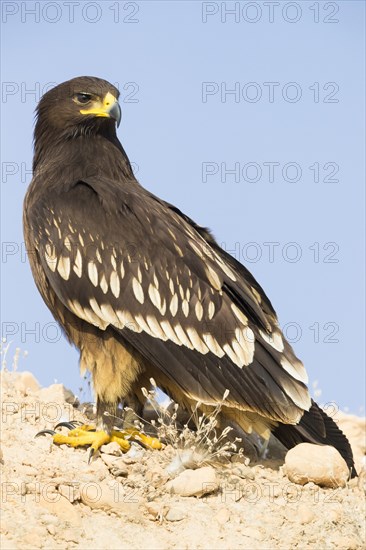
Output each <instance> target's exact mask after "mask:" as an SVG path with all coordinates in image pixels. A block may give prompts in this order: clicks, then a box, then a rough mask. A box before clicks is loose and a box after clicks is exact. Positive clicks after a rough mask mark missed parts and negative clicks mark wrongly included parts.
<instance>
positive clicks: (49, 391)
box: [38, 384, 76, 405]
mask: <svg viewBox="0 0 366 550" xmlns="http://www.w3.org/2000/svg"><path fill="white" fill-rule="evenodd" d="M38 396H39V398H40V400H41V401H44V402H45V403H58V404H60V405H63V404H64V403H65V402H66V403H70V404H71V405H72V404H74V403H75V402H76V397H75V395H74V394H73V393H72V391H71V390H68V389H67V388H65V386H64V385H63V384H52V385H51V386H49V387H48V388H42V389H40V390H39V391H38Z"/></svg>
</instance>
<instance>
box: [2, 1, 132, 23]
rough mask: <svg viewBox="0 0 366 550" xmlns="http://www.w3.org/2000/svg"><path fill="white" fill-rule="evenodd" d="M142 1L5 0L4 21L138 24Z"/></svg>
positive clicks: (3, 7)
mask: <svg viewBox="0 0 366 550" xmlns="http://www.w3.org/2000/svg"><path fill="white" fill-rule="evenodd" d="M140 10H141V5H140V3H138V2H123V1H122V2H121V1H119V0H117V1H115V2H108V1H102V2H85V1H82V2H77V1H76V2H75V1H59V2H55V1H53V2H52V1H51V2H47V1H46V2H43V1H42V2H30V1H29V0H28V1H26V2H20V1H17V2H9V1H3V2H1V21H2V23H3V24H7V23H9V24H10V23H13V22H14V23H23V24H31V23H33V24H34V23H36V24H40V23H46V24H50V25H55V24H57V23H70V24H72V25H77V24H81V23H86V24H88V25H96V24H98V23H100V22H104V23H109V24H137V23H139V22H140Z"/></svg>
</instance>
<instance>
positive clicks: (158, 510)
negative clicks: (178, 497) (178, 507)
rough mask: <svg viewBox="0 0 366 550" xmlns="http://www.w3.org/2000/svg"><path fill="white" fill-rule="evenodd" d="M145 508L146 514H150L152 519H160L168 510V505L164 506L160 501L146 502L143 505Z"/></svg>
mask: <svg viewBox="0 0 366 550" xmlns="http://www.w3.org/2000/svg"><path fill="white" fill-rule="evenodd" d="M145 508H146V511H147V512H148V514H150V516H152V519H154V520H160V521H161V520H162V519H163V518H164V517H165V516H166V515H167V513H168V512H169V506H166V505H165V504H162V503H161V502H148V503H147V504H146V505H145Z"/></svg>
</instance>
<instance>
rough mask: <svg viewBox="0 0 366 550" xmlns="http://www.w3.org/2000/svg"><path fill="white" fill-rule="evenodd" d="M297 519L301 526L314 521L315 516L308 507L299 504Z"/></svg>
mask: <svg viewBox="0 0 366 550" xmlns="http://www.w3.org/2000/svg"><path fill="white" fill-rule="evenodd" d="M297 519H298V521H299V522H300V523H301V525H305V524H306V523H311V522H312V521H314V519H315V515H314V512H313V511H312V509H311V508H310V507H309V506H307V505H306V504H300V506H299V507H298V509H297Z"/></svg>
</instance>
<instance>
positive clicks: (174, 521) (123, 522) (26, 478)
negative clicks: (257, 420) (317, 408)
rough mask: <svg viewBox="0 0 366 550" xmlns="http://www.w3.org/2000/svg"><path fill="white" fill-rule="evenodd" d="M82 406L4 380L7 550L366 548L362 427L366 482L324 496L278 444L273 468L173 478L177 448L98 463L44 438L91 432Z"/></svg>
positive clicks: (348, 425) (357, 422)
mask: <svg viewBox="0 0 366 550" xmlns="http://www.w3.org/2000/svg"><path fill="white" fill-rule="evenodd" d="M76 405H77V402H76V400H75V398H74V397H73V395H72V394H71V392H69V391H67V390H65V388H64V387H63V386H62V385H61V384H58V385H53V386H50V387H49V388H40V387H39V384H38V383H37V381H36V380H35V379H34V378H33V376H32V375H31V374H30V373H9V372H3V373H2V429H1V452H2V455H1V456H2V460H1V462H2V464H1V469H2V483H1V487H2V519H1V548H3V549H4V550H7V549H13V548H19V549H23V548H27V549H28V548H47V549H51V548H55V549H56V548H57V549H58V548H60V549H64V548H109V549H112V548H116V549H117V548H118V549H121V548H141V549H143V548H156V549H158V548H159V549H160V548H161V549H165V548H166V549H171V548H180V549H182V548H187V549H188V548H189V549H192V548H197V549H198V548H202V549H205V548H213V549H216V548H217V549H219V548H235V549H237V548H238V549H239V548H243V549H244V548H248V549H251V550H252V549H256V548H266V549H268V548H283V549H287V548H301V549H305V548H314V549H315V548H327V549H328V548H329V549H332V548H344V549H356V548H364V547H365V532H364V530H365V502H364V496H365V493H364V482H365V477H364V457H365V450H366V449H365V420H364V419H362V418H358V417H356V416H351V415H346V414H341V413H338V415H337V417H336V419H337V421H338V422H339V425H340V427H341V429H342V430H343V431H344V432H345V433H346V435H347V436H348V438H349V440H350V442H351V445H352V447H353V450H354V454H355V461H356V467H357V468H358V471H359V472H361V476H360V477H359V478H356V479H354V480H352V481H350V482H348V483H347V486H346V487H344V488H337V489H323V488H320V487H319V486H317V485H315V484H313V483H307V484H306V485H304V486H300V485H296V484H294V483H291V482H290V481H289V479H288V478H287V477H286V475H285V472H284V468H283V467H282V464H283V459H282V461H281V460H279V459H277V460H276V456H274V455H275V452H274V451H275V450H276V447H275V446H273V448H272V449H270V452H269V456H272V458H271V460H267V461H266V460H263V461H261V463H256V464H255V465H252V463H250V466H249V467H248V466H247V465H246V464H243V463H240V462H239V463H238V462H236V463H228V464H226V465H221V466H217V465H216V466H215V467H212V466H210V465H208V466H207V465H205V466H204V467H203V468H200V469H196V470H185V471H184V472H183V474H182V475H181V476H179V478H178V477H176V478H175V479H173V480H171V479H170V477H171V476H169V473H168V472H169V471H170V470H169V467H170V468H171V464H172V462H173V463H174V460H175V461H176V459H177V451H176V450H175V449H174V448H173V447H172V446H170V445H169V446H167V447H166V448H165V449H164V450H162V451H149V450H145V449H143V448H142V447H140V446H139V445H138V444H137V443H133V444H132V446H131V449H130V451H129V452H128V453H126V454H124V455H120V452H119V450H118V449H117V448H116V447H115V445H114V444H109V445H108V446H106V448H105V449H104V452H102V453H100V454H99V455H98V456H97V457H96V458H95V459H94V460H93V462H92V463H91V464H90V465H88V463H87V452H86V451H85V450H84V449H72V448H69V447H66V446H64V445H62V446H60V447H58V446H56V445H53V444H52V442H51V437H50V436H46V437H39V438H37V439H35V438H34V436H35V434H36V433H37V431H39V430H41V429H45V428H48V429H52V428H53V427H54V425H55V424H56V423H57V422H59V421H60V420H64V421H69V420H79V421H81V422H86V421H87V419H86V418H85V417H84V416H83V414H82V413H81V412H80V410H79V408H78V407H77V406H76ZM179 487H180V488H179ZM182 487H183V488H182ZM184 491H185V492H184ZM182 492H183V493H182ZM187 493H188V494H189V495H191V494H193V495H197V496H181V495H182V494H187Z"/></svg>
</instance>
